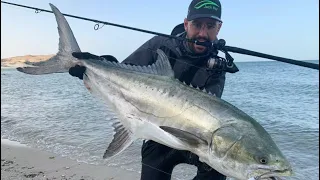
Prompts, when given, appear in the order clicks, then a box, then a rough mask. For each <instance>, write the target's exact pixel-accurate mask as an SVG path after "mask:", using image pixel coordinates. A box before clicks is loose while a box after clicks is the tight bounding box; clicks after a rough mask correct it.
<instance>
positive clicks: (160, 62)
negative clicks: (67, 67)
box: [94, 49, 174, 78]
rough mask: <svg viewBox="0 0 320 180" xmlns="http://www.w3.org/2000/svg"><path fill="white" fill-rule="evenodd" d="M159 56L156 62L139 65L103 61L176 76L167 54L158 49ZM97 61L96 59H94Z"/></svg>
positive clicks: (144, 71)
mask: <svg viewBox="0 0 320 180" xmlns="http://www.w3.org/2000/svg"><path fill="white" fill-rule="evenodd" d="M157 53H158V58H157V60H156V61H155V63H153V64H151V65H148V66H138V65H131V64H123V63H117V62H110V61H107V60H102V62H103V63H104V64H106V65H108V66H113V67H116V68H121V69H127V70H131V71H136V72H141V73H147V74H156V75H160V76H168V77H172V78H173V77H174V72H173V70H172V68H171V65H170V61H169V59H168V57H167V55H166V54H165V53H164V52H163V51H162V50H161V49H157ZM94 61H96V60H94Z"/></svg>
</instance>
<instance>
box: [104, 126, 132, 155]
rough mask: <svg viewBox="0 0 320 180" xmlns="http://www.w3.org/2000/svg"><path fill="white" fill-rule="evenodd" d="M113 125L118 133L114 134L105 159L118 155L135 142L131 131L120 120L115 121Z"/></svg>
mask: <svg viewBox="0 0 320 180" xmlns="http://www.w3.org/2000/svg"><path fill="white" fill-rule="evenodd" d="M113 127H114V131H115V132H116V133H115V134H114V135H113V139H112V141H111V143H110V144H109V146H108V148H107V150H106V151H105V153H104V155H103V159H107V158H111V157H113V156H116V155H117V154H119V153H121V152H122V151H124V150H125V149H126V148H127V147H129V146H130V145H131V144H132V142H133V139H132V137H131V132H130V131H128V130H127V129H126V128H125V127H124V126H123V125H122V124H121V123H120V122H115V123H114V124H113Z"/></svg>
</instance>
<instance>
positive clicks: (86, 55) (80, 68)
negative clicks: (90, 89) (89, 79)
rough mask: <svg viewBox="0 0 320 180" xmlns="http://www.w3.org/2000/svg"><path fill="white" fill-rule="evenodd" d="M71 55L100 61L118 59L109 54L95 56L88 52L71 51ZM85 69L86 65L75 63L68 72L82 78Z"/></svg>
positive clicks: (115, 60)
mask: <svg viewBox="0 0 320 180" xmlns="http://www.w3.org/2000/svg"><path fill="white" fill-rule="evenodd" d="M72 56H73V57H75V58H77V59H96V60H100V61H111V62H118V60H117V59H116V58H115V57H113V56H111V55H103V56H97V55H94V54H91V53H88V52H73V53H72ZM85 71H86V67H84V66H79V65H76V66H74V67H71V68H70V69H69V74H70V75H71V76H74V77H78V78H79V79H81V80H82V79H83V73H84V72H85Z"/></svg>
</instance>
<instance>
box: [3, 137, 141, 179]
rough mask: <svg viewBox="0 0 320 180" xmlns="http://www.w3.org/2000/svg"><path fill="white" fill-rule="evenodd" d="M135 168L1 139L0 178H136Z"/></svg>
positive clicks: (137, 174)
mask: <svg viewBox="0 0 320 180" xmlns="http://www.w3.org/2000/svg"><path fill="white" fill-rule="evenodd" d="M139 178H140V174H139V173H137V172H131V171H126V170H123V169H120V168H116V167H107V166H96V165H90V164H86V163H79V162H76V161H73V160H70V159H66V158H63V157H59V156H57V155H55V154H52V153H48V152H44V151H40V150H37V149H33V148H29V147H26V146H23V145H19V144H13V143H12V142H9V141H6V140H1V179H3V180H9V179H10V180H13V179H15V180H18V179H28V180H30V179H41V180H42V179H44V180H51V179H52V180H53V179H54V180H58V179H61V180H62V179H63V180H66V179H68V180H69V179H70V180H71V179H74V180H93V179H94V180H96V179H97V180H100V179H101V180H102V179H103V180H120V179H121V180H123V179H139Z"/></svg>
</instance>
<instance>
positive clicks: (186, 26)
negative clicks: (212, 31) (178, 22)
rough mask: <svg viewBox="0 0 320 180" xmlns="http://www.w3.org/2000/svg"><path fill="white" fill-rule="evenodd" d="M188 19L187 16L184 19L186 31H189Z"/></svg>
mask: <svg viewBox="0 0 320 180" xmlns="http://www.w3.org/2000/svg"><path fill="white" fill-rule="evenodd" d="M188 23H189V22H188V20H187V18H184V21H183V24H184V30H185V31H188Z"/></svg>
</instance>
